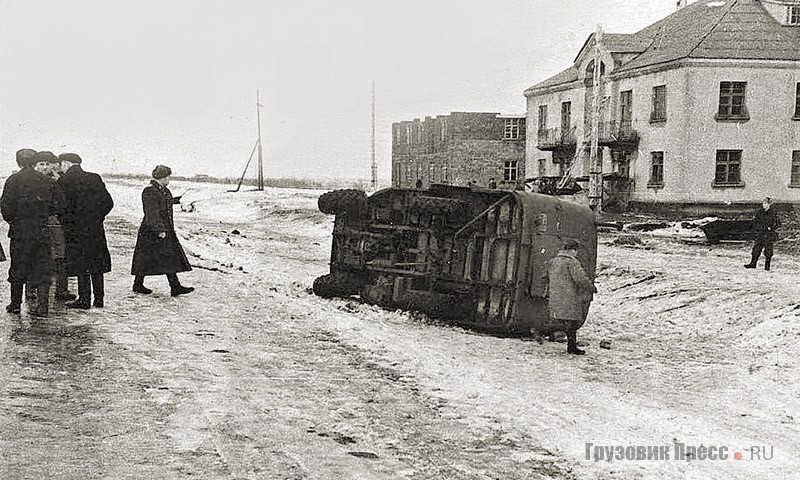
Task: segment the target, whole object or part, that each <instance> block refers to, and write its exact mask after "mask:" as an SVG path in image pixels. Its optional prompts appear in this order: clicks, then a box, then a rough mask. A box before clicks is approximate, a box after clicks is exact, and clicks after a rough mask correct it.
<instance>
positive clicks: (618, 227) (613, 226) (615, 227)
mask: <svg viewBox="0 0 800 480" xmlns="http://www.w3.org/2000/svg"><path fill="white" fill-rule="evenodd" d="M596 225H597V226H598V227H603V228H608V229H613V230H617V231H620V230H622V227H624V226H625V225H624V224H623V223H621V222H597V223H596Z"/></svg>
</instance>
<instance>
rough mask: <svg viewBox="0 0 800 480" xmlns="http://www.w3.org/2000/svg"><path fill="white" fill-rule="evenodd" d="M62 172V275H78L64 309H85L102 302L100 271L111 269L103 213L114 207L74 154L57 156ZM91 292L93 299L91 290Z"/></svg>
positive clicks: (95, 176) (100, 182) (96, 177)
mask: <svg viewBox="0 0 800 480" xmlns="http://www.w3.org/2000/svg"><path fill="white" fill-rule="evenodd" d="M58 159H59V160H60V161H61V167H62V169H64V170H65V172H64V175H62V176H61V178H60V179H59V180H58V182H59V184H60V185H61V188H63V189H64V199H65V202H64V216H63V222H62V223H63V226H64V237H65V240H66V244H67V248H66V254H67V255H66V257H67V258H66V274H67V276H68V277H78V298H77V299H76V300H75V301H74V302H71V303H67V304H66V306H67V307H68V308H82V309H88V308H90V306H91V305H92V304H93V305H94V306H95V307H102V306H103V305H104V297H105V284H104V280H103V274H104V273H108V272H110V271H111V255H110V254H109V252H108V244H107V242H106V231H105V228H104V227H103V222H104V221H105V218H106V215H108V213H109V212H110V211H111V209H112V208H114V200H113V199H112V198H111V195H110V194H109V193H108V190H106V186H105V184H104V183H103V179H102V178H100V175H98V174H96V173H90V172H85V171H84V170H83V168H82V167H81V163H82V159H81V157H80V156H78V155H77V154H75V153H62V154H61V155H59V156H58ZM93 291H94V302H92V293H93Z"/></svg>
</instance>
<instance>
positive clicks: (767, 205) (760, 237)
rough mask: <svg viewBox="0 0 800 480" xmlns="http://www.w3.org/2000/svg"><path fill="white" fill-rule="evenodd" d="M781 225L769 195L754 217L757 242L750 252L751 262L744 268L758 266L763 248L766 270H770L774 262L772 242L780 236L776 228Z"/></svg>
mask: <svg viewBox="0 0 800 480" xmlns="http://www.w3.org/2000/svg"><path fill="white" fill-rule="evenodd" d="M779 226H780V222H779V221H778V216H777V215H776V214H775V209H774V208H772V199H771V198H769V197H767V198H765V199H764V201H763V202H761V207H759V209H758V210H757V211H756V215H755V218H754V219H753V230H755V231H756V242H755V243H754V244H753V251H752V252H750V263H748V264H746V265H745V266H744V268H756V264H757V263H758V258H759V257H760V256H761V250H762V249H763V250H764V270H769V268H770V266H771V264H772V244H773V243H775V240H776V239H777V238H778V234H777V232H776V230H778V227H779Z"/></svg>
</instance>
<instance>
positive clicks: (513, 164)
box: [503, 160, 517, 182]
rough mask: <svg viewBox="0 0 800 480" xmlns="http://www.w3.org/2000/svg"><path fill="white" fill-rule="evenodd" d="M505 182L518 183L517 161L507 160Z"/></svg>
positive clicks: (504, 173)
mask: <svg viewBox="0 0 800 480" xmlns="http://www.w3.org/2000/svg"><path fill="white" fill-rule="evenodd" d="M503 180H504V181H506V182H516V181H517V161H516V160H507V161H506V162H505V164H504V165H503Z"/></svg>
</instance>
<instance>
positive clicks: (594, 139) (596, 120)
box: [589, 25, 603, 214]
mask: <svg viewBox="0 0 800 480" xmlns="http://www.w3.org/2000/svg"><path fill="white" fill-rule="evenodd" d="M602 41H603V28H602V27H601V26H600V25H598V26H597V30H596V31H595V34H594V72H593V78H592V131H591V137H590V142H591V143H590V151H589V162H590V164H589V207H591V209H592V210H594V211H595V213H597V214H599V213H601V212H602V210H603V157H601V156H600V152H599V145H598V143H599V142H598V136H599V128H600V82H602V77H601V76H600V65H601V64H602V63H601V58H600V43H601V42H602Z"/></svg>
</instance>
